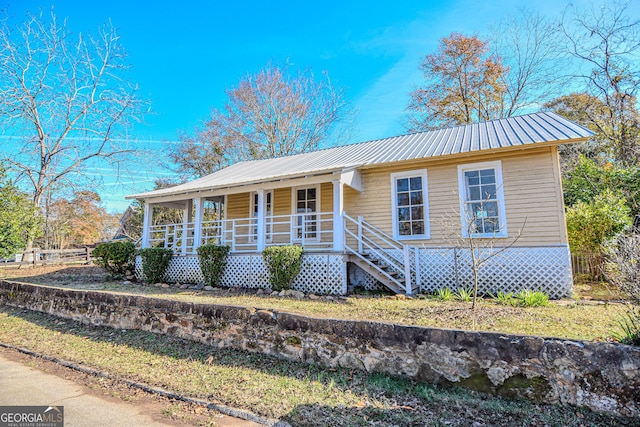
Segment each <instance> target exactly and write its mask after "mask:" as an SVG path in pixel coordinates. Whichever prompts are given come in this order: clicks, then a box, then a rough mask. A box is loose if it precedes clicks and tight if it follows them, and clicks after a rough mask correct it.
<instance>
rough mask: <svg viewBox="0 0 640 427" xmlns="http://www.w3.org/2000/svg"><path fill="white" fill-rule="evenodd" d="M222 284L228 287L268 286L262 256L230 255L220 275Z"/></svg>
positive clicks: (263, 287) (252, 287) (253, 287)
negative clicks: (222, 274) (221, 275)
mask: <svg viewBox="0 0 640 427" xmlns="http://www.w3.org/2000/svg"><path fill="white" fill-rule="evenodd" d="M222 285H223V286H228V287H230V288H251V289H257V288H262V289H266V288H268V287H269V276H268V273H267V269H266V267H265V265H264V261H263V260H262V256H261V255H232V256H230V257H229V258H228V260H227V266H226V268H225V270H224V276H223V277H222Z"/></svg>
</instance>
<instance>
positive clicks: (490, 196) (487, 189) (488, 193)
mask: <svg viewBox="0 0 640 427" xmlns="http://www.w3.org/2000/svg"><path fill="white" fill-rule="evenodd" d="M495 199H496V186H495V185H483V186H482V200H495Z"/></svg>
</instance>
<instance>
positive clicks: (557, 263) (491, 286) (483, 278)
mask: <svg viewBox="0 0 640 427" xmlns="http://www.w3.org/2000/svg"><path fill="white" fill-rule="evenodd" d="M414 255H415V252H413V251H412V254H411V266H412V267H413V268H415V269H416V272H417V274H418V275H419V277H420V280H419V281H418V282H419V285H420V290H421V291H422V292H433V291H435V290H437V289H441V288H450V289H452V290H456V289H458V288H461V287H464V288H470V287H472V286H473V271H472V269H471V254H470V253H469V250H468V249H460V248H458V249H452V248H433V249H431V248H420V249H418V253H417V260H418V262H417V263H416V262H415V259H416V257H415V256H414ZM483 255H486V254H483ZM360 272H362V270H360ZM362 273H364V272H362ZM364 276H365V277H366V278H365V279H363V278H362V277H361V275H360V274H359V273H356V274H353V273H352V274H351V275H350V278H351V280H352V285H358V286H363V287H364V288H365V289H380V288H383V285H382V284H380V282H378V281H377V280H376V279H374V278H373V277H371V276H370V275H368V274H366V273H364ZM354 278H355V280H357V283H353V280H354ZM413 279H415V278H413ZM571 283H572V278H571V259H570V256H569V248H568V247H566V246H564V247H562V246H559V247H533V248H509V249H507V250H505V251H504V252H502V253H500V254H497V255H495V256H494V257H493V258H491V259H490V260H488V261H487V262H486V263H484V265H482V266H481V267H480V271H479V287H480V291H481V292H483V293H486V292H490V293H492V294H495V293H497V292H498V291H502V292H513V293H516V292H519V291H520V290H522V289H531V290H539V291H543V292H545V293H547V294H549V296H550V297H551V298H562V297H566V296H569V295H570V294H571Z"/></svg>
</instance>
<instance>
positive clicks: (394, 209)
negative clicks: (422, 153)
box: [391, 169, 431, 240]
mask: <svg viewBox="0 0 640 427" xmlns="http://www.w3.org/2000/svg"><path fill="white" fill-rule="evenodd" d="M412 176H421V177H422V200H423V201H424V234H412V235H410V236H401V235H400V229H399V227H398V196H397V191H396V179H398V178H408V177H412ZM391 220H392V222H393V238H394V239H396V240H418V239H429V238H431V225H430V222H431V221H430V219H429V181H428V179H427V170H426V169H417V170H411V171H406V172H396V173H392V174H391Z"/></svg>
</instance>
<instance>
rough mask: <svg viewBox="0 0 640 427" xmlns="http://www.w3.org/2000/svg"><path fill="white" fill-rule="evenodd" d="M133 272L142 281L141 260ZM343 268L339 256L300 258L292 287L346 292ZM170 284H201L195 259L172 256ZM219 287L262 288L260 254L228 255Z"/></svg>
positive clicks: (264, 281) (264, 276)
mask: <svg viewBox="0 0 640 427" xmlns="http://www.w3.org/2000/svg"><path fill="white" fill-rule="evenodd" d="M135 273H136V276H137V277H138V279H141V278H142V260H141V258H140V257H136V261H135ZM346 274H347V272H346V265H345V263H344V262H343V260H342V255H326V254H325V255H314V254H311V255H309V254H305V255H303V265H302V270H301V271H300V274H299V275H298V277H297V278H296V280H295V282H294V284H293V288H294V289H297V290H300V291H303V292H313V293H316V294H332V295H344V294H346V293H347V276H346ZM167 276H168V281H169V282H172V283H173V282H179V283H199V282H202V281H204V278H203V276H202V272H201V271H200V262H199V260H198V257H197V256H174V257H173V259H172V260H171V263H170V264H169V270H168V272H167ZM221 284H222V285H223V286H227V287H232V288H263V289H267V288H269V287H270V285H269V275H268V272H267V268H266V266H265V264H264V260H263V259H262V256H261V255H231V256H229V258H228V261H227V266H226V268H225V271H224V275H223V277H222V281H221Z"/></svg>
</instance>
